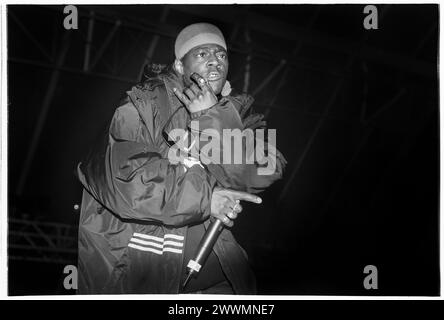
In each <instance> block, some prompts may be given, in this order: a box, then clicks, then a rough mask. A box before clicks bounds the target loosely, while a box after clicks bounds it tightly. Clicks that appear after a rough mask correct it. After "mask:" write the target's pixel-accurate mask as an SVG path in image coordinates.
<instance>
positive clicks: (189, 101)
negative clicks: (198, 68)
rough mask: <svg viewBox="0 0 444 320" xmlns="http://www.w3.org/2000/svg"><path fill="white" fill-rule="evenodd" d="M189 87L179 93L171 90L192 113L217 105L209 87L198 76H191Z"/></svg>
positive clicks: (175, 89) (194, 74)
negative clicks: (191, 81)
mask: <svg viewBox="0 0 444 320" xmlns="http://www.w3.org/2000/svg"><path fill="white" fill-rule="evenodd" d="M191 80H193V81H194V82H195V83H192V84H191V86H189V87H188V88H185V89H184V91H183V92H180V91H179V90H178V89H177V88H173V91H174V93H175V94H176V96H177V98H178V99H179V100H180V101H181V102H182V103H183V104H184V105H185V107H186V108H187V109H188V110H189V111H190V112H192V113H194V112H199V111H202V110H206V109H208V108H211V107H212V106H214V105H215V104H216V103H217V97H216V95H215V94H214V92H213V89H212V88H211V87H210V85H209V84H208V83H207V82H206V81H205V79H204V78H202V77H201V76H200V75H199V74H197V73H193V74H192V75H191Z"/></svg>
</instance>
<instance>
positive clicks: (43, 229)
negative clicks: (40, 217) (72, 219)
mask: <svg viewBox="0 0 444 320" xmlns="http://www.w3.org/2000/svg"><path fill="white" fill-rule="evenodd" d="M8 222H9V233H8V242H9V243H8V248H9V249H8V257H9V259H11V260H21V261H32V262H47V263H58V264H73V263H74V264H75V263H76V261H77V228H75V227H73V226H71V225H68V224H63V223H55V222H42V221H32V220H31V221H29V220H25V219H15V218H11V219H9V220H8Z"/></svg>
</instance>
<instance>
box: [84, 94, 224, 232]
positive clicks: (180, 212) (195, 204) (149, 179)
mask: <svg viewBox="0 0 444 320" xmlns="http://www.w3.org/2000/svg"><path fill="white" fill-rule="evenodd" d="M146 114H149V115H151V116H150V117H151V119H147V118H146ZM154 118H155V115H154V112H150V113H145V116H144V119H143V121H142V120H141V117H140V116H139V113H138V111H137V109H136V108H135V107H134V105H133V104H132V103H131V102H128V103H127V104H126V105H124V106H122V107H120V108H118V109H117V110H116V112H115V114H114V116H113V119H112V121H111V125H110V129H109V132H108V134H107V135H105V136H104V138H103V141H102V143H101V147H99V148H96V150H95V151H94V152H93V153H92V154H91V155H90V156H89V157H88V158H87V159H86V161H85V162H82V163H80V165H79V168H78V173H79V178H80V180H81V182H82V184H83V185H84V187H85V188H86V189H87V190H88V191H89V192H90V193H91V194H92V195H93V196H94V197H95V199H96V200H98V201H99V202H100V203H101V204H102V205H103V206H104V207H106V208H107V209H108V210H110V211H112V212H113V213H114V214H116V215H118V216H119V217H121V218H123V219H135V220H142V221H150V222H157V223H161V224H165V225H172V226H182V225H186V224H189V223H192V222H197V221H201V220H204V219H206V218H207V217H208V216H209V214H210V209H211V206H210V203H211V195H212V189H213V188H214V185H215V183H216V181H215V179H214V178H213V177H211V175H209V174H208V173H207V172H206V171H205V170H204V169H203V168H201V167H200V166H193V167H191V168H190V169H188V170H185V168H184V166H183V165H182V164H180V163H179V164H176V165H173V164H171V163H170V162H169V160H168V159H165V158H162V156H161V153H160V151H159V149H158V147H157V145H158V144H157V143H156V141H155V140H156V137H158V136H159V132H154V130H155V129H154V128H156V126H154V125H153V124H154V123H156V119H154ZM150 130H151V132H150ZM159 131H160V130H159ZM141 136H143V138H141Z"/></svg>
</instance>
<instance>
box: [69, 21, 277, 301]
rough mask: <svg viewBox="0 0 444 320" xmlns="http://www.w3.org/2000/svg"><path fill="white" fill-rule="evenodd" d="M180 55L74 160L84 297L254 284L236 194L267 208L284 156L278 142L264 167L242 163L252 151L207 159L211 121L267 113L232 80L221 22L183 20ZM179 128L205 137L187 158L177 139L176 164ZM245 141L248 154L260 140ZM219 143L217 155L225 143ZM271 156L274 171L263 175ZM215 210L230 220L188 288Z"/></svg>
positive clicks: (256, 120) (237, 122)
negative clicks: (239, 231) (238, 235)
mask: <svg viewBox="0 0 444 320" xmlns="http://www.w3.org/2000/svg"><path fill="white" fill-rule="evenodd" d="M175 56H176V59H175V61H174V63H173V64H172V65H171V66H169V67H168V68H167V69H166V70H164V71H163V72H161V73H159V74H158V75H156V76H155V77H151V78H149V79H146V80H145V81H143V82H141V83H140V84H138V85H136V86H135V87H133V88H132V89H131V90H130V91H128V92H127V98H126V100H125V102H124V103H123V104H122V105H121V106H119V107H118V108H117V109H116V111H115V113H114V115H113V118H112V120H111V123H110V125H109V128H108V131H107V132H106V133H105V134H104V136H103V138H102V139H101V141H100V142H99V143H98V144H97V145H96V146H95V147H94V149H93V151H92V152H91V153H90V154H89V155H88V157H87V158H86V159H85V160H84V161H82V162H81V163H80V164H79V167H78V174H79V179H80V181H81V183H82V184H83V187H84V192H83V199H82V208H81V217H80V222H79V261H78V270H79V283H78V293H79V294H100V293H107V294H116V293H128V294H129V293H139V294H141V293H209V294H254V293H256V283H255V277H254V275H253V273H252V271H251V269H250V267H249V264H248V260H247V256H246V253H245V251H244V250H243V249H242V248H241V247H240V246H239V244H238V243H237V242H236V240H235V239H234V237H233V235H232V233H231V232H230V230H229V228H230V227H232V226H233V221H234V220H235V219H236V218H237V216H238V214H239V213H240V212H241V211H242V206H241V201H249V202H253V203H256V204H257V205H260V203H261V202H262V200H261V198H259V197H258V196H257V195H256V194H257V193H259V192H261V191H263V190H264V189H266V188H267V187H268V186H270V185H271V184H272V183H273V182H274V181H276V180H278V179H280V178H281V176H282V172H283V169H284V167H285V163H286V162H285V159H284V158H283V156H282V155H281V154H280V153H279V151H277V150H276V149H275V148H274V146H271V148H267V152H268V157H267V160H268V163H265V164H264V163H263V162H261V161H255V162H253V163H252V162H247V161H245V160H246V155H247V154H246V155H244V156H242V162H241V163H232V162H231V163H226V162H224V161H220V162H211V161H210V162H209V161H202V160H203V159H207V160H208V154H204V152H202V150H203V148H204V147H205V145H206V144H207V143H209V139H208V137H205V134H203V135H202V134H201V133H202V132H205V130H206V129H212V130H214V131H215V132H216V133H220V135H219V137H222V136H223V134H222V131H223V130H224V129H239V130H240V131H241V130H247V129H250V130H257V129H263V128H264V126H265V122H264V121H262V118H263V117H262V115H259V114H257V113H254V112H253V111H252V107H251V105H252V102H253V99H252V97H250V96H248V95H246V94H236V93H234V92H233V91H234V90H232V89H231V88H230V85H229V83H228V81H227V80H226V79H227V73H228V65H229V64H228V55H227V45H226V43H225V39H224V36H223V35H222V33H221V31H220V30H219V29H218V28H217V27H215V26H214V25H211V24H207V23H198V24H193V25H190V26H188V27H186V28H184V29H183V30H182V31H181V32H180V33H179V35H178V36H177V38H176V41H175ZM192 123H194V124H195V126H194V127H193V126H192V125H191V124H192ZM196 125H197V128H198V129H197V130H196ZM175 129H182V130H183V132H185V136H189V138H190V141H191V144H192V145H193V146H195V145H198V146H199V147H198V148H197V154H196V153H194V154H192V155H189V154H186V151H188V150H189V149H186V150H183V148H182V150H181V151H183V152H184V154H186V156H184V157H183V158H181V159H182V160H181V161H180V162H178V163H174V162H172V161H171V159H169V157H168V155H169V151H170V148H172V147H173V146H174V145H175V144H176V142H177V141H172V140H174V139H172V138H171V135H170V134H169V133H170V132H172V131H173V130H175ZM183 138H184V140H185V138H186V137H183ZM213 139H215V137H213ZM196 140H198V141H196ZM196 142H197V143H196ZM213 143H214V141H213ZM247 144H248V142H247ZM220 145H221V146H222V145H223V144H220ZM189 146H190V148H191V145H189ZM241 147H242V149H241V150H240V151H241V152H246V153H247V152H248V151H247V149H249V150H251V148H248V147H252V148H253V149H252V150H253V151H254V148H256V143H255V144H254V146H251V145H250V146H248V145H246V143H243V144H242V145H241ZM212 152H213V154H212V157H211V158H213V156H214V153H220V154H222V153H224V152H225V153H227V152H229V150H224V149H223V147H220V148H216V149H213V150H212ZM221 158H222V157H221ZM270 161H271V162H272V163H271V167H272V168H273V171H272V172H270V173H267V174H260V172H259V171H258V169H260V167H263V166H268V167H270ZM203 162H205V163H203ZM252 214H253V215H254V213H252ZM251 218H253V219H254V217H253V216H252V217H251ZM213 219H220V220H221V221H222V222H223V223H224V225H225V226H226V227H225V228H224V229H223V231H222V233H221V234H220V236H219V238H218V240H217V242H216V243H215V245H214V248H213V250H212V251H211V253H210V255H209V257H208V259H207V261H206V263H205V264H204V265H203V266H202V268H201V269H200V271H199V272H198V273H197V277H194V278H192V279H191V281H190V282H189V283H188V284H187V285H186V287H184V288H183V287H182V283H183V281H184V278H185V275H186V267H187V263H188V262H189V261H190V260H191V259H193V258H194V255H195V254H196V251H197V248H198V245H199V242H200V240H201V239H202V237H203V235H204V234H205V231H206V229H207V228H208V226H209V224H210V222H211V221H212V220H213Z"/></svg>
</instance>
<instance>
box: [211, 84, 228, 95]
mask: <svg viewBox="0 0 444 320" xmlns="http://www.w3.org/2000/svg"><path fill="white" fill-rule="evenodd" d="M224 82H225V81H224ZM210 86H211V89H213V92H214V93H215V94H220V93H221V92H222V88H223V84H222V83H221V82H219V81H218V82H210Z"/></svg>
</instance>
